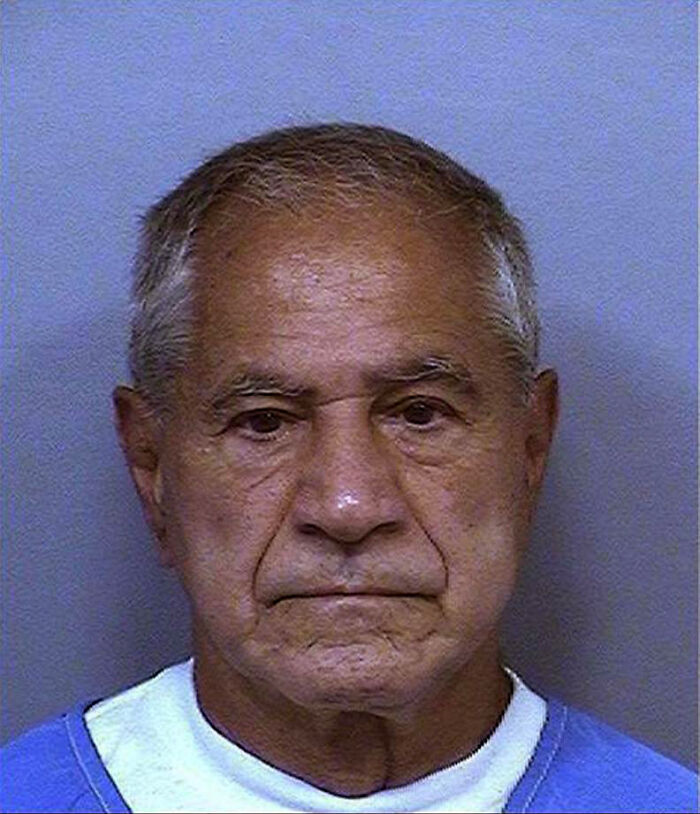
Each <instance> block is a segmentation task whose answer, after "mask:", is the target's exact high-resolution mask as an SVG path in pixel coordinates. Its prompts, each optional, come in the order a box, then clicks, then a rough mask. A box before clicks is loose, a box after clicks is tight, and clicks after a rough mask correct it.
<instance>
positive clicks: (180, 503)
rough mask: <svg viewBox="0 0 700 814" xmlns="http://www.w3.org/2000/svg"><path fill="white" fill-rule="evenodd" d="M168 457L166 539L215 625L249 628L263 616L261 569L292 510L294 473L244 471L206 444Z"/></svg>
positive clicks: (199, 611)
mask: <svg viewBox="0 0 700 814" xmlns="http://www.w3.org/2000/svg"><path fill="white" fill-rule="evenodd" d="M168 464H169V465H168V467H167V474H166V475H165V476H164V487H165V488H164V501H165V510H166V533H167V545H168V546H169V547H170V549H171V551H172V553H173V555H174V559H175V565H176V569H177V571H178V574H179V576H180V579H181V580H182V583H183V585H184V588H185V591H186V592H187V594H188V596H189V599H190V602H191V604H192V606H193V609H194V611H195V613H196V615H197V616H198V617H199V618H200V619H202V620H203V621H204V622H205V624H207V625H208V626H210V625H216V624H217V621H218V622H219V623H222V624H223V625H224V626H225V630H226V632H227V635H230V634H235V635H246V634H247V633H249V632H251V631H252V630H253V629H254V627H255V625H256V624H257V611H256V606H255V602H254V601H253V585H254V581H255V575H256V572H257V569H258V566H259V563H260V561H261V559H262V557H263V556H264V553H265V550H266V549H267V547H268V545H269V544H270V542H271V540H272V539H273V538H274V536H275V535H276V533H277V530H278V529H279V527H280V525H281V524H282V522H283V520H284V517H285V515H286V511H287V506H288V503H289V494H290V491H291V483H290V481H289V478H287V477H285V476H284V475H283V474H282V472H281V471H270V472H268V473H267V474H266V476H265V478H253V477H251V476H246V475H245V474H244V475H242V474H241V473H240V472H239V471H237V470H234V469H233V468H232V467H231V466H229V465H226V464H225V463H222V462H221V460H220V459H219V458H218V457H217V456H216V455H215V453H213V452H211V451H209V450H207V449H201V450H198V451H197V452H195V453H190V454H189V455H187V456H181V457H179V458H178V459H176V460H174V461H172V462H168Z"/></svg>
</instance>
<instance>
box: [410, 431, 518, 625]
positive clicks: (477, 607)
mask: <svg viewBox="0 0 700 814" xmlns="http://www.w3.org/2000/svg"><path fill="white" fill-rule="evenodd" d="M523 465H524V463H523V462H522V461H520V460H519V459H518V457H517V455H514V454H513V452H512V447H511V451H510V452H509V453H508V454H506V453H505V452H504V450H503V447H502V446H501V445H498V446H495V445H494V446H493V447H491V448H488V449H486V448H484V449H481V450H479V451H478V453H477V452H474V453H473V454H471V455H468V456H464V458H463V459H462V460H461V461H460V462H459V463H458V464H455V465H454V466H451V467H449V468H444V469H442V470H440V471H437V470H430V469H414V470H413V471H411V472H407V473H406V476H405V489H406V494H407V496H409V500H410V502H411V504H412V511H413V514H414V516H415V517H416V519H417V521H418V522H419V524H420V525H421V526H422V527H423V529H424V530H425V532H426V534H427V535H428V536H429V537H430V539H431V540H432V542H433V543H434V545H435V546H436V547H437V548H438V550H439V551H440V553H441V555H442V557H443V559H444V562H445V568H446V571H447V579H448V588H447V591H446V592H445V596H444V601H443V609H444V611H445V614H446V616H447V617H448V618H449V619H451V620H452V621H453V622H454V623H455V624H457V625H458V626H459V629H460V631H462V632H467V631H469V632H470V633H472V634H477V633H478V632H479V631H480V630H483V629H485V628H490V627H493V625H495V623H496V622H497V620H498V617H499V616H500V613H501V611H502V609H503V607H504V605H505V603H506V602H507V600H508V598H509V596H510V594H511V592H512V590H513V586H514V582H515V576H516V571H517V566H518V561H519V558H520V552H521V551H522V548H523V543H524V536H525V534H526V530H527V524H526V522H524V520H525V518H526V516H527V493H526V489H525V478H524V469H523Z"/></svg>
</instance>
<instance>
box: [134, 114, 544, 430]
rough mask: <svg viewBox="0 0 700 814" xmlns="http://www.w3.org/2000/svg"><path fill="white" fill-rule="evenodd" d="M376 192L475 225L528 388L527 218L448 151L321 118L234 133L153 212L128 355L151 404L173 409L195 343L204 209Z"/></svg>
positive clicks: (139, 268)
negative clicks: (240, 138) (245, 136)
mask: <svg viewBox="0 0 700 814" xmlns="http://www.w3.org/2000/svg"><path fill="white" fill-rule="evenodd" d="M373 192H374V193H377V192H379V193H383V194H386V193H393V194H398V195H400V196H401V197H402V198H403V199H404V200H406V201H417V200H422V201H425V200H427V199H429V200H432V201H435V200H437V201H439V202H440V204H441V206H440V208H439V209H438V211H437V212H436V214H438V215H440V214H449V215H450V216H451V217H453V218H455V219H456V220H458V221H459V220H461V221H463V222H464V223H465V225H466V226H468V227H469V228H471V229H476V230H477V232H478V234H479V235H480V237H481V240H482V243H483V245H484V247H485V249H486V251H487V252H488V253H489V255H490V256H491V257H492V258H493V261H494V262H493V269H492V271H493V277H492V278H491V279H489V280H488V281H486V283H484V284H483V290H484V293H485V294H486V296H487V300H488V309H487V310H488V314H487V318H488V322H489V324H490V325H491V326H492V328H493V330H494V331H496V332H497V334H498V335H499V337H500V338H502V339H503V340H504V348H505V351H506V358H507V361H508V363H509V365H510V366H511V367H512V368H513V370H514V372H515V374H516V376H517V378H518V381H519V383H520V385H521V392H522V393H523V395H524V396H525V397H527V395H529V393H530V390H531V386H532V382H533V380H534V375H535V372H536V368H537V356H538V338H539V322H538V318H537V311H536V306H535V282H534V276H533V270H532V263H531V260H530V256H529V253H528V249H527V245H526V241H525V238H524V236H523V232H522V229H521V227H520V224H519V222H518V221H517V219H516V218H514V217H513V216H512V215H511V214H510V213H509V212H508V211H507V209H506V208H505V206H504V204H503V201H502V200H501V197H500V195H499V194H498V193H497V192H496V191H495V190H494V189H492V188H491V187H490V186H489V185H488V184H486V183H485V182H484V181H482V180H481V179H480V178H478V177H477V176H475V175H473V174H472V173H470V172H469V171H468V170H466V169H465V168H464V167H462V166H460V165H459V164H458V163H457V162H455V161H453V160H452V159H451V158H450V157H449V156H447V155H445V154H444V153H442V152H439V151H438V150H435V149H434V148H432V147H430V146H428V145H427V144H425V143H423V142H421V141H418V140H416V139H413V138H411V137H409V136H407V135H404V134H403V133H398V132H396V131H394V130H389V129H387V128H384V127H377V126H369V125H361V124H346V123H338V124H319V125H312V126H302V127H289V128H285V129H282V130H273V131H271V132H269V133H265V134H263V135H261V136H258V137H256V138H253V139H250V140H248V141H244V142H240V143H237V144H233V145H232V146H231V147H229V148H228V149H226V150H224V151H223V152H220V153H218V154H216V155H214V156H213V157H212V158H210V159H209V160H207V161H206V162H205V163H204V164H202V165H201V166H199V167H198V168H197V169H195V170H194V172H192V173H191V174H190V175H188V176H187V177H186V178H185V179H184V180H183V181H182V183H181V184H180V185H179V186H178V187H177V188H176V189H174V190H173V191H172V192H171V193H169V194H168V195H166V196H165V197H164V198H163V199H162V200H161V201H159V202H158V203H156V204H155V205H154V206H153V207H151V208H150V209H149V210H148V212H147V213H146V215H145V217H144V219H143V226H142V230H141V238H140V243H139V249H138V252H137V255H136V259H135V262H134V279H133V288H132V320H131V339H130V343H129V366H130V370H131V375H132V379H133V383H134V386H135V387H136V388H137V390H138V391H139V392H140V393H141V394H142V396H143V397H144V399H145V400H146V402H147V403H148V404H149V406H150V407H151V409H152V410H153V411H154V413H155V414H156V415H159V416H162V415H163V414H165V413H167V411H168V407H169V404H170V402H171V398H172V393H173V387H174V382H175V380H176V377H177V374H178V372H179V371H180V370H181V369H182V367H183V366H184V364H185V363H186V361H187V358H188V354H189V352H190V346H191V333H192V321H193V276H194V274H193V258H194V253H195V238H196V236H197V234H198V233H200V232H201V230H202V229H203V227H204V225H205V222H206V220H207V217H208V216H210V215H211V213H212V212H213V211H214V210H216V209H217V208H218V207H219V206H220V205H222V204H224V203H226V202H230V201H234V202H235V201H237V202H241V203H243V204H245V205H254V206H257V207H261V208H268V209H269V208H272V207H274V206H279V205H280V204H281V205H283V206H291V207H293V208H298V207H303V205H304V203H305V202H308V201H309V200H310V199H311V198H313V199H319V198H320V199H321V200H322V201H323V200H328V199H332V200H338V201H341V202H342V203H343V204H344V205H346V206H352V205H353V202H355V204H356V203H357V202H358V201H360V200H362V199H363V198H366V197H367V196H368V195H369V194H371V193H373ZM233 228H235V226H234V227H233Z"/></svg>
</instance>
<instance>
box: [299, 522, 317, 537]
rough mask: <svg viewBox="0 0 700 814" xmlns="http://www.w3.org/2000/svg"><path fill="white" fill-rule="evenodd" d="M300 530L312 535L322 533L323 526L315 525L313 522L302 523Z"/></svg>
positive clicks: (302, 532)
mask: <svg viewBox="0 0 700 814" xmlns="http://www.w3.org/2000/svg"><path fill="white" fill-rule="evenodd" d="M299 531H300V532H301V534H310V535H314V536H315V535H317V534H321V528H320V527H319V526H316V525H314V524H313V523H302V524H301V525H300V526H299Z"/></svg>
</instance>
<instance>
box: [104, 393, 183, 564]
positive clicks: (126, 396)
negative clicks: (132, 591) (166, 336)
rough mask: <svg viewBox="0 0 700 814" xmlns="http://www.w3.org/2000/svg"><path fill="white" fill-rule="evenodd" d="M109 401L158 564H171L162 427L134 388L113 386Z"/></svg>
mask: <svg viewBox="0 0 700 814" xmlns="http://www.w3.org/2000/svg"><path fill="white" fill-rule="evenodd" d="M112 401H113V403H114V419H115V424H116V429H117V434H118V436H119V444H120V446H121V448H122V452H123V453H124V457H125V458H126V463H127V466H128V467H129V472H130V473H131V477H132V479H133V481H134V485H135V486H136V491H137V492H138V495H139V498H140V499H141V505H142V506H143V510H144V514H145V515H146V520H147V521H148V525H149V526H150V528H151V530H152V532H153V534H154V535H155V538H156V540H157V543H158V555H159V559H160V562H161V565H164V566H172V565H173V559H172V555H171V553H170V551H169V549H168V546H167V545H166V523H165V520H166V515H165V511H164V509H163V477H162V471H161V456H160V446H161V434H162V430H161V429H160V428H159V427H158V425H157V422H156V419H155V417H154V416H153V414H152V410H151V409H150V408H149V407H148V405H147V404H146V402H145V401H144V399H143V398H142V397H141V396H140V395H139V394H138V393H137V392H136V391H135V390H134V389H133V388H131V387H124V386H119V387H116V388H115V389H114V393H113V394H112Z"/></svg>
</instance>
